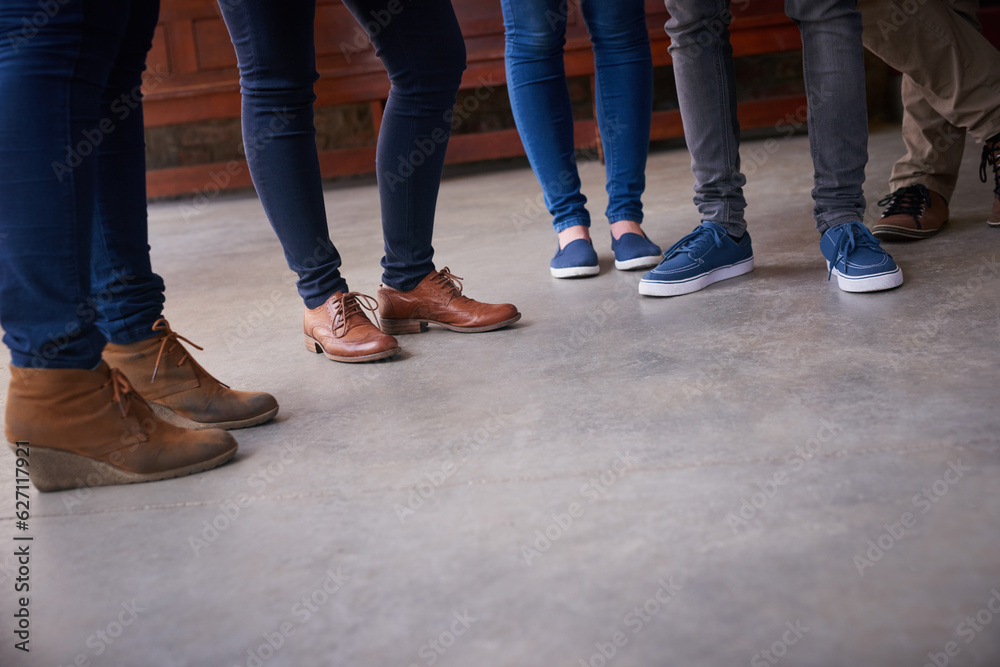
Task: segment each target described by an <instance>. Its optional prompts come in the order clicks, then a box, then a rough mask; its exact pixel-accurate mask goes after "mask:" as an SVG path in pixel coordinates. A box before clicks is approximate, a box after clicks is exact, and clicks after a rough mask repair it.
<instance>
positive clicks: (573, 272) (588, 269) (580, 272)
mask: <svg viewBox="0 0 1000 667" xmlns="http://www.w3.org/2000/svg"><path fill="white" fill-rule="evenodd" d="M600 272H601V267H599V266H570V267H567V268H565V269H556V268H553V267H551V266H550V267H549V273H551V274H552V277H553V278H586V277H587V276H596V275H597V274H598V273H600Z"/></svg>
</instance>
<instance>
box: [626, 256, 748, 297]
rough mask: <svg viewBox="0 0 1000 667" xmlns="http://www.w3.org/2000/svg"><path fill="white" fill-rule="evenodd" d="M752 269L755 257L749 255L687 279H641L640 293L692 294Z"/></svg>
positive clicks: (663, 294) (650, 294) (660, 294)
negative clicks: (660, 280)
mask: <svg viewBox="0 0 1000 667" xmlns="http://www.w3.org/2000/svg"><path fill="white" fill-rule="evenodd" d="M751 271H753V257H748V258H747V259H744V260H743V261H742V262H737V263H736V264H730V265H728V266H720V267H719V268H717V269H713V270H711V271H709V272H708V273H704V274H702V275H700V276H696V277H694V278H690V279H688V280H685V281H678V282H669V283H668V282H655V281H651V280H649V281H647V280H646V279H642V280H640V281H639V294H642V295H643V296H680V295H681V294H690V293H691V292H697V291H698V290H700V289H704V288H706V287H708V286H709V285H711V284H712V283H717V282H719V281H720V280H728V279H729V278H735V277H736V276H742V275H743V274H745V273H750V272H751Z"/></svg>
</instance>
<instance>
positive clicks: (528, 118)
mask: <svg viewBox="0 0 1000 667" xmlns="http://www.w3.org/2000/svg"><path fill="white" fill-rule="evenodd" d="M500 6H501V8H502V10H503V19H504V34H505V42H506V46H505V49H504V62H505V68H506V72H507V92H508V94H509V95H510V104H511V109H512V111H513V113H514V121H515V123H516V124H517V129H518V133H519V134H520V135H521V143H522V144H524V150H525V153H527V155H528V162H529V163H530V164H531V168H532V170H533V171H534V172H535V176H536V177H537V178H538V183H539V184H540V185H541V187H542V194H543V196H544V198H545V206H546V208H547V209H548V210H549V213H550V214H552V226H553V227H554V228H555V230H556V233H557V234H559V233H561V232H564V231H566V230H570V229H571V228H573V227H581V228H582V229H578V230H573V234H574V235H575V236H573V237H571V236H570V235H569V234H560V236H561V239H560V245H561V246H565V245H567V244H568V243H569V242H571V241H572V240H575V239H576V238H582V239H589V238H590V235H589V234H588V233H587V232H586V229H587V228H589V227H590V214H589V213H588V212H587V209H586V203H587V199H586V197H584V195H583V194H582V193H581V192H580V175H579V173H578V171H577V164H576V154H575V150H574V144H573V108H572V106H571V104H570V98H569V89H568V87H567V84H566V70H565V66H564V64H563V46H564V45H565V43H566V21H567V18H568V14H567V12H568V8H569V7H570V5H569V4H568V3H566V2H560V0H543V1H539V0H501V1H500Z"/></svg>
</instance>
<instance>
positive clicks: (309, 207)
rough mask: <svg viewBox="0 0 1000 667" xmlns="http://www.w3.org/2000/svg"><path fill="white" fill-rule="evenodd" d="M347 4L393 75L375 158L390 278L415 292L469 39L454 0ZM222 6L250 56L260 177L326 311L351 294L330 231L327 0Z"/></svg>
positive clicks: (246, 120) (240, 47)
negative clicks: (322, 157)
mask: <svg viewBox="0 0 1000 667" xmlns="http://www.w3.org/2000/svg"><path fill="white" fill-rule="evenodd" d="M344 5H345V6H346V7H347V8H348V9H349V10H350V11H351V13H352V14H353V15H354V17H355V18H356V19H357V20H358V21H359V23H361V24H362V25H363V26H365V30H366V31H367V32H368V38H369V39H370V40H371V42H372V43H373V44H374V45H375V53H376V55H377V56H378V57H379V58H380V59H381V60H382V64H383V65H384V66H385V68H386V70H387V71H388V73H389V80H390V82H391V88H390V90H389V97H388V100H387V102H386V105H385V113H384V114H383V116H382V127H381V130H380V131H379V137H378V149H377V156H376V160H375V166H376V170H377V175H378V184H379V197H380V200H381V205H382V233H383V236H384V239H385V256H384V257H383V258H382V267H383V275H382V281H383V282H384V283H385V284H386V285H388V286H389V287H392V288H394V289H398V290H404V291H406V290H410V289H413V288H414V287H416V286H417V284H418V283H419V282H420V281H421V280H422V279H423V278H424V276H426V275H427V274H428V273H430V272H431V271H433V270H434V262H433V257H434V248H433V247H432V246H431V236H432V234H433V230H434V212H435V207H436V205H437V194H438V188H439V186H440V184H441V172H442V170H443V168H444V157H445V151H446V149H447V147H448V138H449V136H450V133H451V124H452V115H451V114H452V108H453V107H454V104H455V97H456V95H457V93H458V87H459V84H460V83H461V80H462V72H463V71H464V69H465V42H464V40H463V39H462V33H461V29H460V28H459V26H458V19H457V18H456V17H455V13H454V10H453V9H452V6H451V2H450V0H421V1H417V0H344ZM219 6H220V8H221V9H222V15H223V18H224V19H225V21H226V25H227V27H228V28H229V34H230V36H231V37H232V40H233V45H234V46H235V47H236V55H237V58H238V60H239V67H240V86H241V90H242V93H243V143H244V146H245V148H246V153H247V161H248V163H249V165H250V174H251V176H252V177H253V182H254V185H255V186H256V188H257V193H258V194H259V195H260V200H261V203H262V204H263V206H264V211H265V212H266V213H267V217H268V220H270V222H271V226H272V227H273V228H274V231H275V233H276V234H277V235H278V240H279V241H281V245H282V247H283V248H284V251H285V259H286V260H287V261H288V266H289V268H291V269H292V270H293V271H294V272H295V273H296V274H297V275H298V283H297V285H298V290H299V294H300V295H301V297H302V299H303V300H304V301H305V304H306V307H308V308H315V307H317V306H319V305H321V304H322V303H323V302H324V301H326V300H327V298H329V297H330V296H331V295H332V294H334V293H335V292H346V291H348V287H347V283H346V281H345V280H344V279H343V277H342V276H341V275H340V270H339V269H340V265H341V259H340V254H339V253H338V252H337V250H336V248H335V247H334V245H333V243H332V242H331V241H330V236H329V230H328V228H327V220H326V210H325V207H324V204H323V187H322V182H321V179H320V169H319V159H318V156H317V149H316V139H315V135H316V130H315V126H314V125H313V102H315V100H316V96H315V95H314V94H313V84H314V83H315V82H316V80H317V79H318V78H319V75H318V74H317V72H316V48H315V43H314V22H315V15H316V2H315V0H284V1H283V2H275V1H274V0H220V2H219ZM349 46H350V45H349ZM352 48H353V47H352Z"/></svg>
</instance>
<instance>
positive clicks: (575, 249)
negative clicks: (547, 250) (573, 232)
mask: <svg viewBox="0 0 1000 667" xmlns="http://www.w3.org/2000/svg"><path fill="white" fill-rule="evenodd" d="M600 270H601V268H600V267H599V266H598V265H597V253H596V252H594V245H593V244H592V243H591V242H590V241H588V240H587V239H577V240H575V241H570V242H569V243H567V244H566V247H565V248H563V249H562V250H559V251H558V252H556V256H555V257H553V258H552V261H551V262H549V271H551V272H552V276H553V277H554V278H582V277H584V276H596V275H597V274H598V273H599V272H600Z"/></svg>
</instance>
